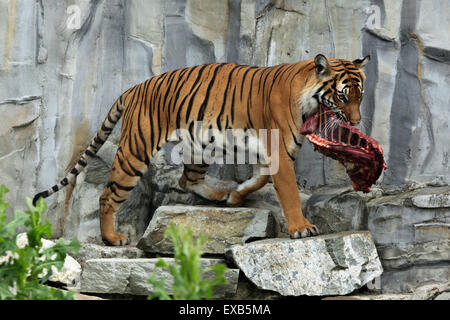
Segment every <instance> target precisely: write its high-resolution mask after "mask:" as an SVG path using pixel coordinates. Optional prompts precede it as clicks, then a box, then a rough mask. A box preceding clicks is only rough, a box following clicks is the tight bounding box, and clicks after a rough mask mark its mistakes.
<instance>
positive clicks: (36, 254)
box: [0, 185, 80, 300]
mask: <svg viewBox="0 0 450 320" xmlns="http://www.w3.org/2000/svg"><path fill="white" fill-rule="evenodd" d="M7 192H9V190H8V189H7V188H6V187H5V186H4V185H2V186H0V300H5V299H16V300H55V299H73V296H74V294H73V292H64V291H62V290H58V289H54V288H51V287H48V286H46V285H44V283H45V282H47V281H48V280H49V279H50V277H51V276H52V274H53V270H52V269H55V268H56V270H58V271H60V270H61V269H62V268H63V265H64V260H65V258H66V254H67V252H68V251H71V252H73V253H75V254H76V253H77V252H78V250H79V249H80V244H79V243H78V241H77V240H76V239H74V240H72V242H71V243H70V244H65V241H64V239H59V241H58V242H57V243H56V244H55V245H54V246H52V247H50V248H47V249H45V250H43V249H42V237H43V236H46V237H51V235H52V225H51V224H50V222H49V221H48V220H46V222H45V224H43V223H42V219H41V216H42V214H43V213H44V211H45V210H46V209H47V205H46V204H45V202H44V200H43V199H40V200H39V201H38V202H37V204H36V207H34V206H33V205H32V201H31V199H29V198H27V204H28V207H29V210H28V211H26V212H23V211H20V210H16V211H15V212H14V218H13V219H12V220H11V221H10V222H9V223H6V220H7V217H6V209H7V208H8V207H9V204H8V203H6V202H5V201H4V200H3V197H4V195H5V194H6V193H7ZM19 227H25V228H26V235H27V238H28V244H27V245H25V246H24V247H22V248H20V247H18V246H17V243H16V241H17V236H18V233H17V229H18V228H19Z"/></svg>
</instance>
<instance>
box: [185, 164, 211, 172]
mask: <svg viewBox="0 0 450 320" xmlns="http://www.w3.org/2000/svg"><path fill="white" fill-rule="evenodd" d="M184 168H185V169H186V171H189V172H195V173H198V174H205V173H206V172H207V171H208V169H206V170H205V171H202V170H198V169H192V168H190V167H188V166H185V167H184Z"/></svg>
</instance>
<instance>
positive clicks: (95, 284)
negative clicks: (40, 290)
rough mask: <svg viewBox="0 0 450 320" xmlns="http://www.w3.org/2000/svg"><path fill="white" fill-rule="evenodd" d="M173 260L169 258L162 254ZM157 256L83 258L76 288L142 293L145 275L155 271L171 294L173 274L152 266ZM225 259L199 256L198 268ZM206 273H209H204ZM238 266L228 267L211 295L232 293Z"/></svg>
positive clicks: (146, 289) (147, 288)
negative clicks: (142, 257)
mask: <svg viewBox="0 0 450 320" xmlns="http://www.w3.org/2000/svg"><path fill="white" fill-rule="evenodd" d="M164 260H165V261H166V262H168V263H173V262H174V259H173V258H164ZM157 261H158V259H120V258H113V259H92V260H88V261H86V264H85V266H84V269H83V273H82V275H81V285H80V292H83V293H106V294H130V295H139V296H146V295H149V294H150V293H151V292H152V290H153V287H152V285H151V284H149V283H147V279H148V278H149V277H150V275H151V274H152V273H155V275H156V278H157V280H160V279H166V282H165V289H166V291H167V292H168V293H169V294H171V293H172V284H173V277H172V275H171V274H170V273H169V272H168V270H167V269H165V268H157V267H155V264H156V262H157ZM219 263H225V261H224V260H222V259H202V260H201V268H206V267H208V266H211V265H215V264H219ZM208 276H211V277H212V276H213V275H212V274H209V273H208ZM238 277H239V269H229V270H227V271H226V272H225V278H226V280H227V282H228V283H227V284H226V285H222V286H217V287H216V288H215V289H214V292H213V297H214V298H224V297H227V296H231V295H233V294H235V293H236V290H237V283H238Z"/></svg>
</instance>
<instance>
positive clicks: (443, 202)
mask: <svg viewBox="0 0 450 320" xmlns="http://www.w3.org/2000/svg"><path fill="white" fill-rule="evenodd" d="M411 200H412V203H413V205H415V206H416V207H419V208H450V190H447V191H446V192H442V191H441V192H438V193H433V194H421V195H417V196H414V197H413V198H412V199H411Z"/></svg>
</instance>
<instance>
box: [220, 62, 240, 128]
mask: <svg viewBox="0 0 450 320" xmlns="http://www.w3.org/2000/svg"><path fill="white" fill-rule="evenodd" d="M238 67H239V66H235V67H234V68H233V69H231V70H230V73H229V75H228V81H227V86H226V88H225V92H224V94H223V99H222V106H221V108H220V112H219V115H218V116H217V121H216V124H217V128H218V129H219V131H222V116H223V114H224V112H225V105H226V103H227V97H228V90H229V89H230V84H231V78H232V77H233V73H234V71H235V70H236V69H238Z"/></svg>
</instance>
